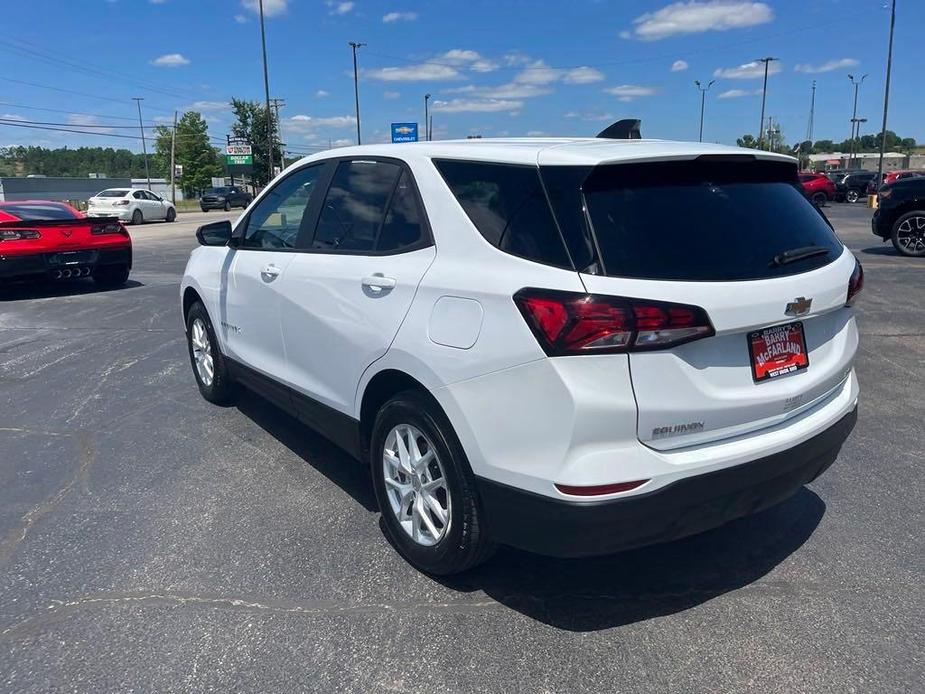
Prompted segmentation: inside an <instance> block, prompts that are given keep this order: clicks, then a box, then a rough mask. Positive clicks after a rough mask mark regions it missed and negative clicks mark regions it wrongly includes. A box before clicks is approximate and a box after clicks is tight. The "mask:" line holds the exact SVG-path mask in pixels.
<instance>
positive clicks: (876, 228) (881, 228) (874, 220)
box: [870, 208, 893, 239]
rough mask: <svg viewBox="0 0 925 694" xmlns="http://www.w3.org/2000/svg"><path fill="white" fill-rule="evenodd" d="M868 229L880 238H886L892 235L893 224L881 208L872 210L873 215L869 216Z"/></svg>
mask: <svg viewBox="0 0 925 694" xmlns="http://www.w3.org/2000/svg"><path fill="white" fill-rule="evenodd" d="M870 230H871V231H872V232H873V234H874V236H879V237H880V238H881V239H888V238H890V236H891V235H892V233H893V225H892V223H891V222H890V220H889V218H888V217H887V215H886V214H885V213H884V212H883V211H882V210H881V208H877V209H876V210H874V216H873V217H871V218H870Z"/></svg>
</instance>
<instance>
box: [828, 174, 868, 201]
mask: <svg viewBox="0 0 925 694" xmlns="http://www.w3.org/2000/svg"><path fill="white" fill-rule="evenodd" d="M876 177H877V172H876V171H852V172H851V173H849V174H845V177H844V178H842V179H841V180H840V181H836V182H835V199H836V200H845V201H847V202H857V201H858V200H860V199H861V196H863V195H865V193H866V192H867V184H868V183H870V182H871V180H873V179H875V178H876Z"/></svg>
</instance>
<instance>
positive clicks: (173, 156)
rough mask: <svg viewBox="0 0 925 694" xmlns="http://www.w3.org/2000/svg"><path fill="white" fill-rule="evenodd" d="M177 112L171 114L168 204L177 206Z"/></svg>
mask: <svg viewBox="0 0 925 694" xmlns="http://www.w3.org/2000/svg"><path fill="white" fill-rule="evenodd" d="M176 180H177V112H176V111H174V112H173V132H172V133H171V134H170V202H172V203H173V204H174V205H176V204H177V185H176Z"/></svg>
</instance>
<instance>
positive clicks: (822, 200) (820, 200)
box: [812, 192, 829, 207]
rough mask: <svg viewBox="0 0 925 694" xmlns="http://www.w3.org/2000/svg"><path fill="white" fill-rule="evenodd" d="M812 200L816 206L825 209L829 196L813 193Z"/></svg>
mask: <svg viewBox="0 0 925 694" xmlns="http://www.w3.org/2000/svg"><path fill="white" fill-rule="evenodd" d="M812 199H813V202H814V203H816V205H818V206H819V207H823V206H824V205H825V204H826V203H827V202H828V201H829V196H828V195H826V194H825V193H822V192H818V193H813V198H812Z"/></svg>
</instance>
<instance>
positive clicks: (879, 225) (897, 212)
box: [870, 177, 925, 258]
mask: <svg viewBox="0 0 925 694" xmlns="http://www.w3.org/2000/svg"><path fill="white" fill-rule="evenodd" d="M878 201H879V206H878V207H877V210H876V211H875V212H874V216H873V218H872V219H871V220H870V225H871V228H872V229H873V232H874V233H875V234H876V235H877V236H879V237H880V238H882V239H883V240H884V241H886V240H887V239H889V240H891V241H892V242H893V246H894V247H895V248H896V250H897V251H899V252H900V253H902V254H903V255H908V256H913V257H916V258H921V257H923V256H925V178H923V177H917V178H904V179H902V180H899V181H895V182H893V183H890V184H889V185H885V186H883V187H882V188H880V193H879V195H878Z"/></svg>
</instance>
